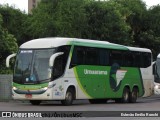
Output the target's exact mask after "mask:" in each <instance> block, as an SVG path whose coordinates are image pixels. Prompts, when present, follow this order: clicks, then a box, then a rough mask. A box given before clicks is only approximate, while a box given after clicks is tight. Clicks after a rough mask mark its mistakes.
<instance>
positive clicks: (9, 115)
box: [2, 112, 12, 118]
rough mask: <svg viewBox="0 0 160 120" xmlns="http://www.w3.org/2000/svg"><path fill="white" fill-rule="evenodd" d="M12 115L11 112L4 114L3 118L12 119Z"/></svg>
mask: <svg viewBox="0 0 160 120" xmlns="http://www.w3.org/2000/svg"><path fill="white" fill-rule="evenodd" d="M11 117H12V114H11V112H2V118H11Z"/></svg>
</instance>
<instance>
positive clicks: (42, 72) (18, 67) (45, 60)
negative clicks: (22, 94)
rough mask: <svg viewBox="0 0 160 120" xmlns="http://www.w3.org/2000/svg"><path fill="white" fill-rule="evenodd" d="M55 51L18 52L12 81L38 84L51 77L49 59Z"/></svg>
mask: <svg viewBox="0 0 160 120" xmlns="http://www.w3.org/2000/svg"><path fill="white" fill-rule="evenodd" d="M53 53H55V49H42V50H20V51H19V54H18V56H17V60H16V64H15V71H14V77H13V81H14V82H16V83H25V84H27V83H39V82H41V81H44V80H48V79H50V77H51V70H50V69H49V58H50V56H51V55H52V54H53Z"/></svg>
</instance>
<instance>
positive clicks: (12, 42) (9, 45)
mask: <svg viewBox="0 0 160 120" xmlns="http://www.w3.org/2000/svg"><path fill="white" fill-rule="evenodd" d="M2 23H3V20H2V16H1V14H0V61H1V66H0V73H6V71H8V69H6V67H5V60H6V57H7V56H8V55H9V54H12V53H14V52H16V51H17V48H18V45H17V41H16V39H15V37H14V36H13V35H12V34H9V33H8V31H6V30H4V29H3V28H2Z"/></svg>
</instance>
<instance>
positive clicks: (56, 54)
mask: <svg viewBox="0 0 160 120" xmlns="http://www.w3.org/2000/svg"><path fill="white" fill-rule="evenodd" d="M63 54H64V53H63V52H58V53H55V54H53V55H52V56H51V57H50V59H49V66H50V67H52V66H53V65H54V60H55V58H56V57H58V56H60V55H63Z"/></svg>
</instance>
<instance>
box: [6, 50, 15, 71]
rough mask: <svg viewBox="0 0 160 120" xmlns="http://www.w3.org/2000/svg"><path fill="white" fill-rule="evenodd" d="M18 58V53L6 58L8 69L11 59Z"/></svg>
mask: <svg viewBox="0 0 160 120" xmlns="http://www.w3.org/2000/svg"><path fill="white" fill-rule="evenodd" d="M15 56H16V53H14V54H11V55H9V56H8V57H7V58H6V67H8V68H9V66H10V65H9V62H10V59H11V58H13V57H15Z"/></svg>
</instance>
